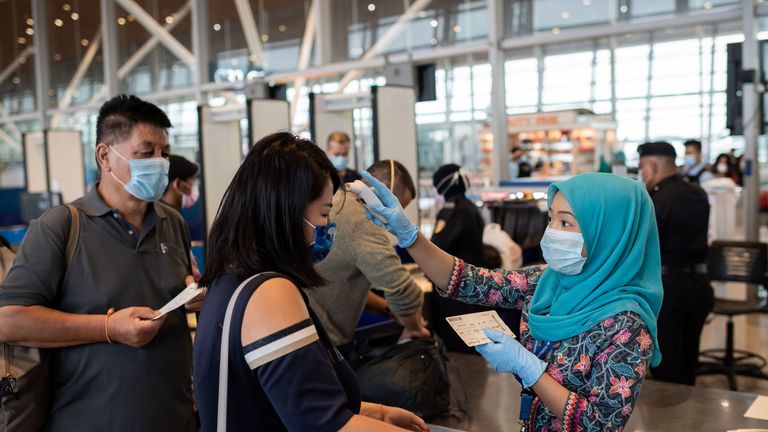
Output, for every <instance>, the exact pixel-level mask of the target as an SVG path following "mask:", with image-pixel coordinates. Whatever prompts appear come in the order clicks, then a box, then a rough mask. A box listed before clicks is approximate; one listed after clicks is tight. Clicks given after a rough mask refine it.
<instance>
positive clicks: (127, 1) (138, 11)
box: [115, 0, 195, 71]
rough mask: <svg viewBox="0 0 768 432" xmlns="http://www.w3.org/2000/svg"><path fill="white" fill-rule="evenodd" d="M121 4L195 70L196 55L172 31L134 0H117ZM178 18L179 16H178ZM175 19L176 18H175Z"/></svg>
mask: <svg viewBox="0 0 768 432" xmlns="http://www.w3.org/2000/svg"><path fill="white" fill-rule="evenodd" d="M115 1H116V2H117V3H119V4H120V6H122V7H123V9H125V10H126V11H127V12H128V13H130V14H132V15H133V16H134V17H136V21H138V22H139V23H140V24H141V25H142V26H143V27H144V28H145V29H147V31H148V32H149V33H150V34H152V35H154V36H157V38H158V40H159V41H160V43H162V44H163V45H165V47H166V48H168V50H169V51H171V52H172V53H173V55H175V56H176V57H178V58H179V59H180V60H181V61H183V62H184V63H186V64H187V66H189V68H190V69H191V70H193V71H194V70H195V56H194V55H193V54H192V53H191V52H190V51H189V50H188V49H187V48H186V47H185V46H184V45H183V44H182V43H181V42H179V41H178V40H177V39H176V38H175V37H173V35H171V32H169V31H168V30H166V29H165V28H164V27H163V26H161V25H160V24H159V23H158V22H157V21H155V19H154V18H153V17H152V15H150V14H149V13H147V11H145V10H144V9H143V8H142V7H141V6H139V5H138V4H137V3H136V2H135V1H134V0H115ZM177 19H178V17H177ZM174 21H175V20H174Z"/></svg>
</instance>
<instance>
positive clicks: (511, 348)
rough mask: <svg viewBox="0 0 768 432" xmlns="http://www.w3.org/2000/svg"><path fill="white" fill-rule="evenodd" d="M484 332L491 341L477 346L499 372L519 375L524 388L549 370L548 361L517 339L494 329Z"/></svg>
mask: <svg viewBox="0 0 768 432" xmlns="http://www.w3.org/2000/svg"><path fill="white" fill-rule="evenodd" d="M483 333H485V335H486V336H488V339H490V340H491V342H489V343H487V344H484V345H478V346H476V347H475V349H476V350H477V352H479V353H480V354H481V355H482V356H483V358H485V360H486V361H487V362H488V363H490V365H491V366H492V367H493V369H494V370H496V371H497V372H510V373H513V374H515V375H517V376H518V378H520V381H521V382H522V384H523V388H528V387H531V386H533V385H534V384H536V381H538V380H539V378H541V375H542V374H543V373H544V371H545V370H547V363H546V362H544V361H542V360H539V358H538V357H536V356H535V355H534V354H533V353H531V352H530V351H528V350H527V349H525V347H524V346H522V345H521V344H520V342H518V341H517V339H515V338H513V337H512V336H509V335H507V334H504V333H502V332H500V331H497V330H493V329H488V328H487V329H484V330H483Z"/></svg>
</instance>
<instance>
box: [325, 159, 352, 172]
mask: <svg viewBox="0 0 768 432" xmlns="http://www.w3.org/2000/svg"><path fill="white" fill-rule="evenodd" d="M329 159H331V163H332V164H333V166H334V168H336V169H337V170H339V171H341V170H344V169H347V167H348V166H349V157H347V156H331V157H330V158H329Z"/></svg>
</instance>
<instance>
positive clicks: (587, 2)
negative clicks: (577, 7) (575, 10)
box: [581, 0, 592, 6]
mask: <svg viewBox="0 0 768 432" xmlns="http://www.w3.org/2000/svg"><path fill="white" fill-rule="evenodd" d="M581 4H583V5H584V6H590V5H591V4H592V0H581Z"/></svg>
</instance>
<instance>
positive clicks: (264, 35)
mask: <svg viewBox="0 0 768 432" xmlns="http://www.w3.org/2000/svg"><path fill="white" fill-rule="evenodd" d="M261 41H262V42H269V35H267V34H263V35H261Z"/></svg>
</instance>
